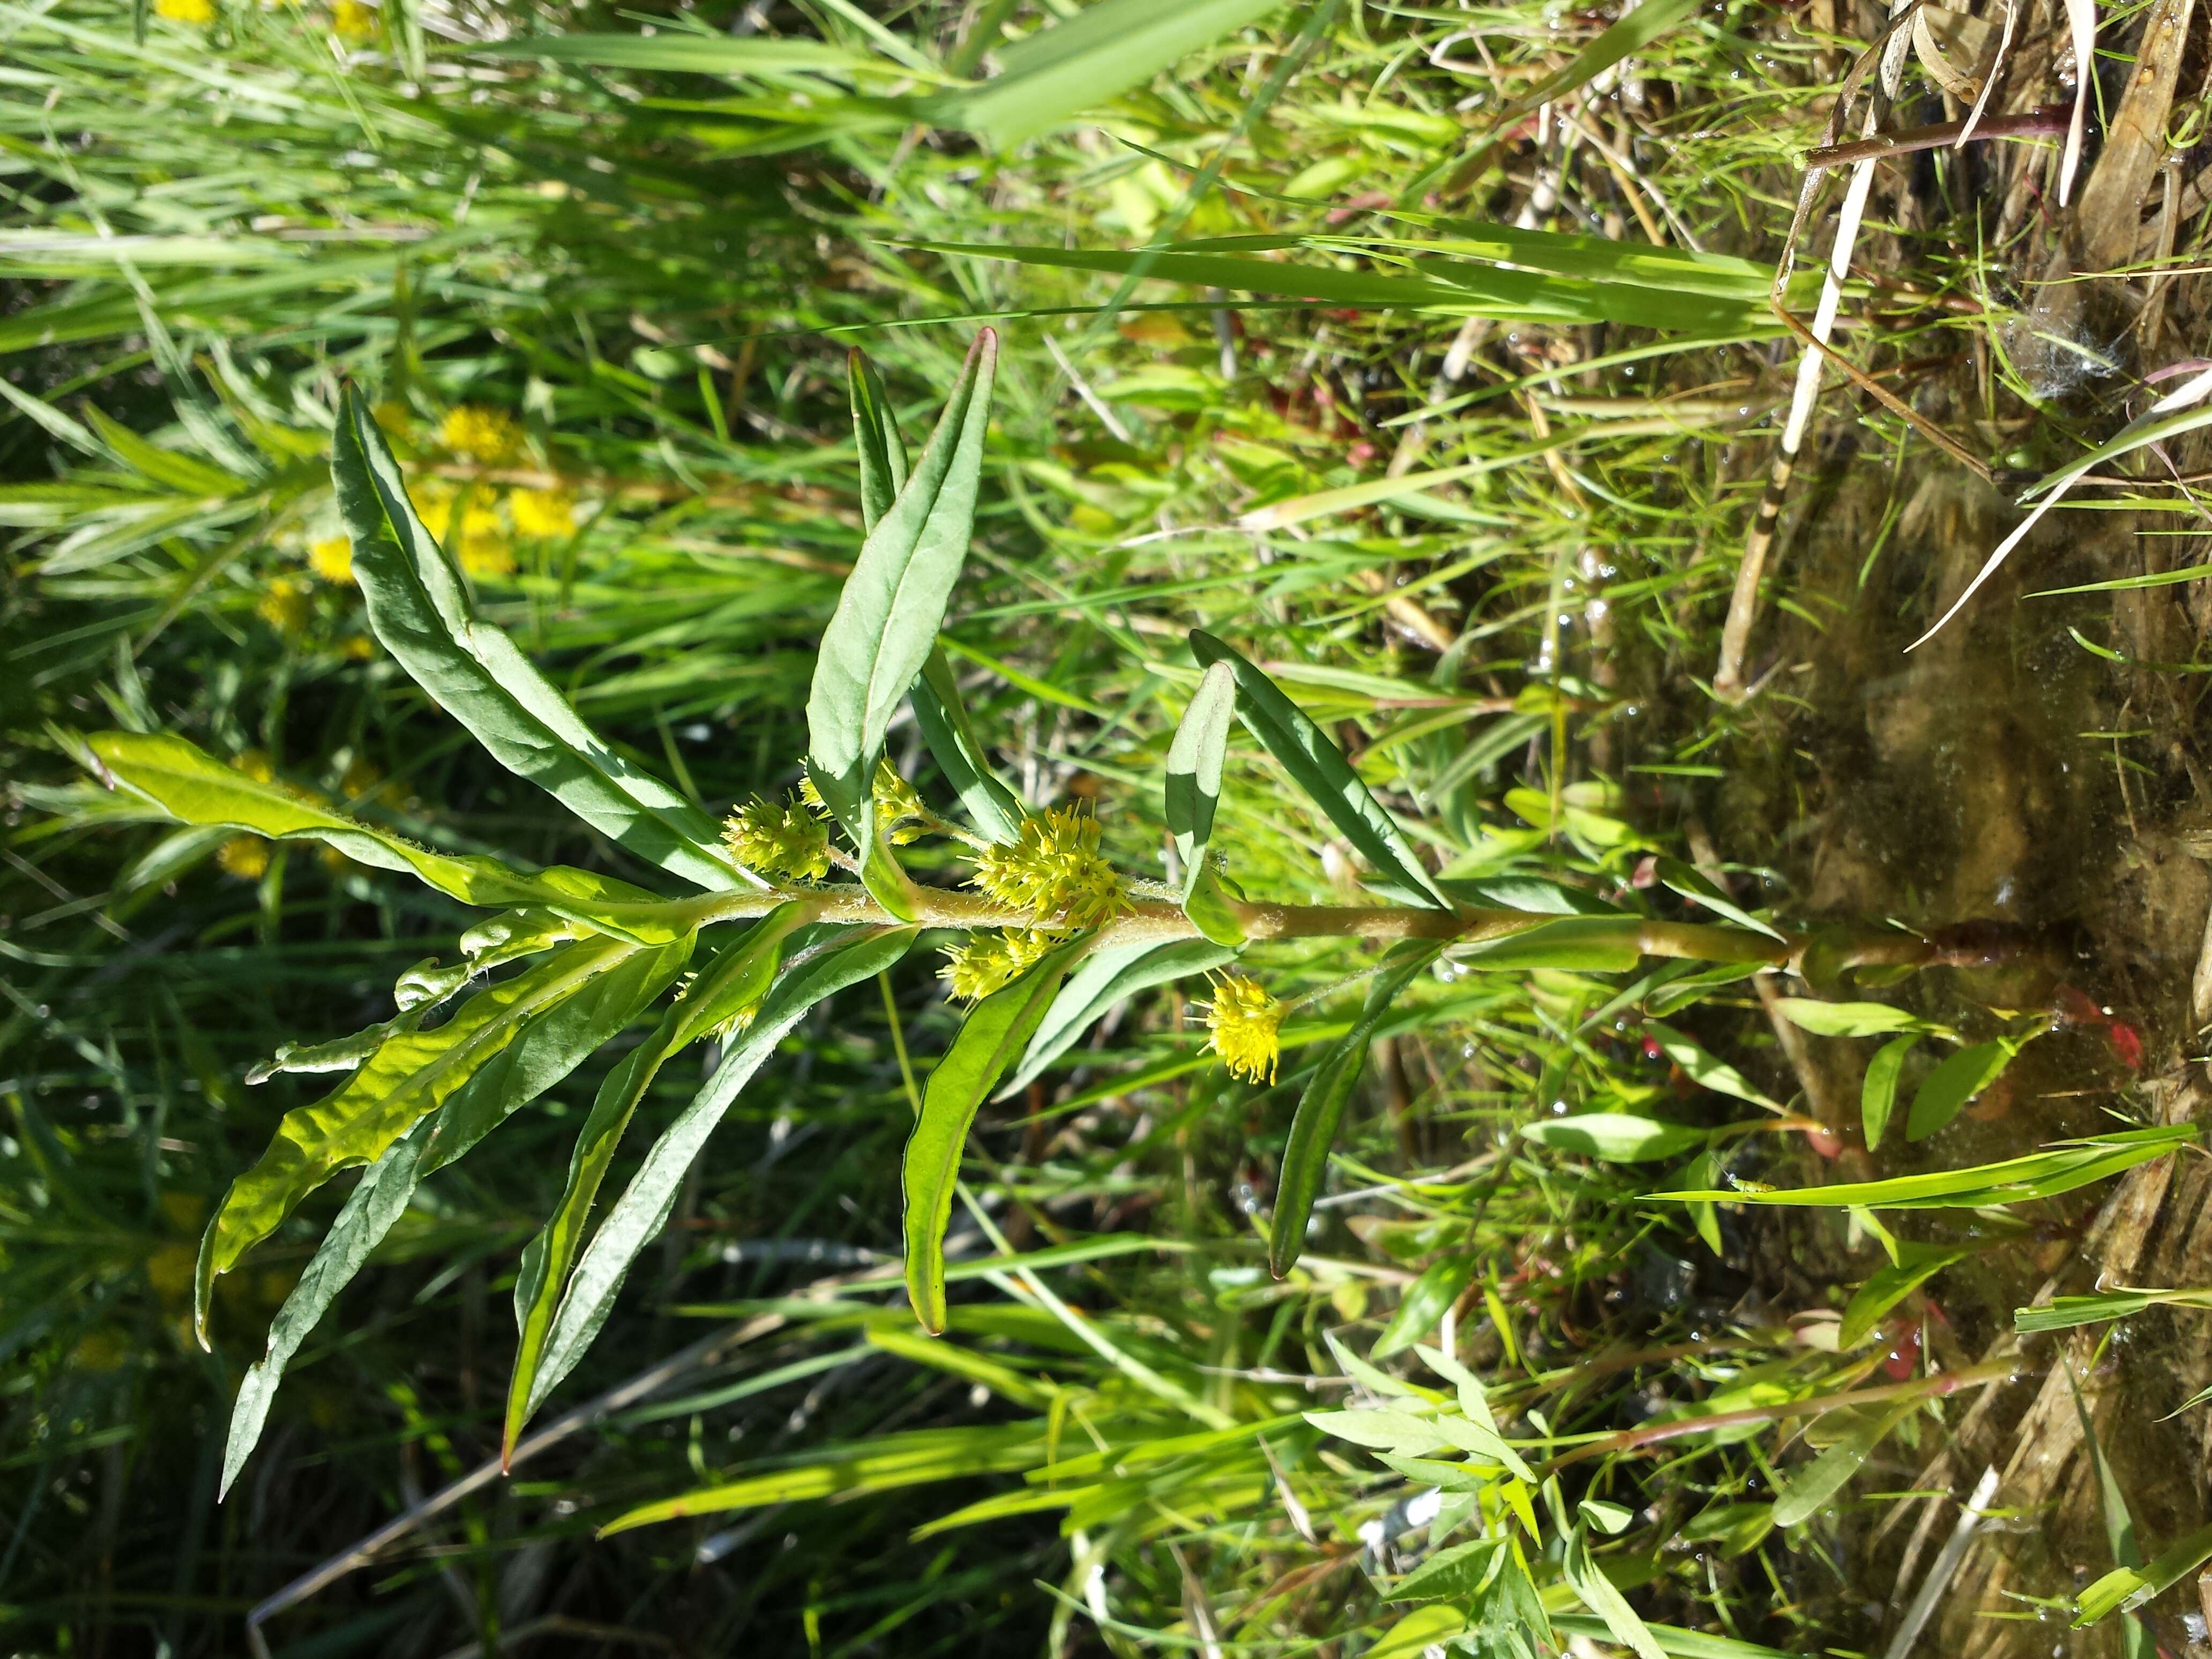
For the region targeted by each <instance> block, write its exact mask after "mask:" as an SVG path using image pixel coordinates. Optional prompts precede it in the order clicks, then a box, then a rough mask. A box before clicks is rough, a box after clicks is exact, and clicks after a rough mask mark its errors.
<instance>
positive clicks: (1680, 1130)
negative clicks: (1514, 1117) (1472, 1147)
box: [1521, 1112, 1705, 1164]
mask: <svg viewBox="0 0 2212 1659" xmlns="http://www.w3.org/2000/svg"><path fill="white" fill-rule="evenodd" d="M1521 1134H1522V1139H1526V1140H1533V1141H1534V1142H1535V1143H1536V1144H1537V1145H1538V1146H1550V1147H1553V1148H1554V1149H1555V1150H1557V1151H1559V1152H1580V1153H1581V1154H1582V1155H1583V1157H1584V1158H1596V1159H1597V1160H1598V1161H1599V1162H1600V1163H1601V1164H1650V1163H1656V1162H1657V1161H1658V1160H1660V1159H1662V1158H1672V1157H1674V1155H1675V1154H1676V1153H1677V1152H1687V1151H1688V1150H1689V1149H1690V1148H1691V1147H1692V1146H1700V1145H1702V1144H1703V1143H1704V1141H1705V1131H1704V1130H1702V1129H1697V1128H1692V1127H1691V1126H1690V1125H1688V1124H1686V1123H1668V1122H1665V1121H1662V1120H1660V1119H1658V1118H1655V1117H1637V1116H1634V1115H1631V1114H1629V1113H1626V1112H1578V1113H1575V1114H1573V1115H1570V1116H1567V1117H1540V1118H1538V1119H1537V1120H1536V1121H1534V1122H1533V1123H1524V1124H1522V1126H1521Z"/></svg>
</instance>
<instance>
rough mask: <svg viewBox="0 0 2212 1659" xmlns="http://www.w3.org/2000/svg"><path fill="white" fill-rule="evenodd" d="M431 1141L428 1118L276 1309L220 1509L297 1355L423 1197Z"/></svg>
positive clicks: (349, 1205)
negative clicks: (420, 1182)
mask: <svg viewBox="0 0 2212 1659" xmlns="http://www.w3.org/2000/svg"><path fill="white" fill-rule="evenodd" d="M429 1138H430V1122H429V1121H428V1120H427V1119H426V1120H425V1121H422V1122H421V1123H418V1124H416V1126H415V1127H414V1128H413V1129H411V1130H410V1131H409V1132H408V1133H406V1134H405V1135H403V1136H402V1137H401V1138H400V1139H398V1141H396V1142H394V1143H393V1144H392V1146H391V1147H389V1148H388V1149H387V1150H386V1152H385V1154H384V1156H383V1157H381V1158H378V1159H377V1160H376V1162H375V1163H374V1164H371V1165H369V1167H368V1170H367V1172H366V1173H364V1174H363V1175H362V1178H361V1181H360V1182H359V1184H358V1185H356V1187H355V1188H354V1189H353V1191H352V1192H351V1193H350V1194H348V1195H347V1198H346V1201H345V1206H344V1207H343V1209H341V1210H340V1211H339V1212H338V1215H337V1220H335V1221H333V1222H332V1223H331V1230H330V1231H328V1232H327V1233H325V1234H324V1235H323V1242H322V1244H321V1246H320V1247H319V1249H317V1250H316V1251H315V1255H314V1259H313V1261H309V1262H308V1263H307V1271H306V1272H304V1273H301V1275H300V1282H299V1283H298V1284H296V1285H294V1286H293V1287H292V1293H291V1294H290V1295H289V1296H288V1297H285V1298H284V1305H283V1307H281V1308H279V1309H278V1310H276V1318H275V1319H274V1320H272V1321H271V1322H270V1326H269V1346H268V1349H267V1351H266V1352H264V1353H263V1355H262V1356H261V1358H259V1359H258V1360H257V1361H256V1362H255V1363H254V1364H252V1366H251V1367H249V1368H248V1369H247V1370H246V1376H245V1380H244V1381H242V1382H241V1383H240V1384H239V1385H238V1397H237V1399H236V1400H234V1401H233V1402H232V1403H231V1408H230V1433H229V1436H228V1438H227V1439H226V1440H225V1442H224V1443H223V1449H222V1487H221V1488H220V1490H219V1491H218V1492H217V1493H216V1501H217V1502H221V1501H222V1498H224V1497H226V1496H228V1494H229V1492H230V1487H231V1483H232V1482H233V1481H234V1480H237V1479H238V1473H239V1471H240V1469H242V1468H245V1467H246V1459H247V1458H248V1457H250V1456H251V1455H252V1453H253V1448H254V1444H255V1443H256V1442H258V1440H259V1439H260V1438H261V1430H262V1426H263V1425H264V1423H266V1422H267V1420H268V1418H269V1407H270V1402H271V1401H274V1400H275V1399H276V1385H277V1384H278V1383H281V1382H282V1381H283V1377H284V1368H285V1367H286V1366H287V1365H289V1364H291V1363H292V1356H293V1355H294V1354H295V1353H297V1352H299V1351H300V1345H301V1343H302V1342H304V1341H306V1340H307V1334H308V1333H309V1332H311V1331H313V1329H314V1328H315V1327H316V1325H317V1324H319V1322H321V1320H322V1317H323V1316H324V1315H325V1314H326V1313H328V1312H329V1311H330V1309H331V1304H332V1303H333V1302H336V1301H337V1297H338V1292H339V1291H342V1290H343V1289H344V1288H345V1287H346V1285H349V1284H350V1283H351V1282H352V1280H353V1278H354V1275H355V1274H356V1273H359V1272H360V1271H361V1268H362V1263H363V1262H365V1261H368V1257H369V1253H370V1252H371V1251H372V1250H374V1249H376V1247H377V1246H378V1245H379V1244H380V1243H382V1242H383V1240H384V1236H385V1235H386V1233H388V1232H390V1231H392V1224H393V1223H394V1222H396V1221H398V1219H399V1218H400V1216H401V1214H402V1213H403V1212H404V1211H405V1210H406V1208H407V1203H408V1200H410V1199H411V1198H412V1197H413V1196H414V1195H415V1183H416V1173H415V1170H416V1159H417V1158H419V1157H420V1156H421V1154H422V1145H423V1143H424V1142H425V1141H427V1140H428V1139H429Z"/></svg>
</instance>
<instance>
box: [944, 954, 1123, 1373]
mask: <svg viewBox="0 0 2212 1659" xmlns="http://www.w3.org/2000/svg"><path fill="white" fill-rule="evenodd" d="M1090 945H1091V939H1090V938H1089V937H1088V936H1087V935H1086V936H1083V937H1079V938H1077V939H1070V940H1068V941H1067V943H1066V944H1064V945H1055V946H1054V947H1053V949H1052V950H1050V951H1047V952H1046V953H1045V955H1044V956H1043V957H1040V958H1039V959H1038V961H1037V962H1036V964H1035V965H1034V966H1033V967H1031V968H1030V969H1029V971H1028V972H1026V973H1024V975H1022V976H1021V977H1020V978H1019V979H1018V980H1016V981H1014V982H1013V983H1012V984H1011V985H1009V986H1006V987H1004V988H1003V989H1001V990H997V991H994V992H993V993H992V994H990V995H989V996H987V997H985V998H984V999H983V1000H982V1001H981V1002H979V1003H977V1004H976V1005H975V1011H974V1012H972V1013H970V1014H969V1016H968V1018H967V1020H966V1021H965V1022H964V1023H963V1024H962V1025H961V1027H960V1035H959V1036H956V1037H955V1038H953V1039H952V1047H951V1048H949V1049H947V1050H946V1051H945V1058H944V1059H943V1060H939V1061H938V1062H937V1069H936V1070H935V1071H933V1072H932V1073H930V1074H929V1084H928V1086H927V1088H925V1089H924V1090H923V1091H922V1097H921V1116H919V1117H918V1118H916V1119H915V1124H914V1133H913V1134H912V1135H911V1136H910V1137H908V1140H907V1143H906V1161H905V1164H904V1167H903V1170H902V1176H901V1181H902V1186H903V1188H904V1191H905V1195H906V1293H907V1298H908V1301H910V1302H912V1303H913V1304H914V1313H915V1318H917V1319H919V1320H920V1321H921V1328H923V1329H924V1330H926V1331H927V1332H929V1333H930V1334H932V1335H935V1334H938V1333H939V1332H940V1331H942V1330H943V1329H944V1328H945V1224H946V1223H947V1222H948V1221H949V1220H950V1219H951V1216H952V1188H953V1186H954V1184H955V1183H956V1182H958V1180H959V1179H960V1155H961V1153H962V1152H963V1150H964V1149H965V1148H966V1146H967V1145H968V1127H969V1125H970V1124H971V1123H973V1122H974V1121H975V1112H976V1109H977V1108H979V1107H980V1106H981V1105H982V1103H983V1102H984V1099H985V1098H986V1097H987V1096H988V1095H989V1094H990V1092H991V1091H992V1090H993V1089H994V1088H995V1087H996V1086H997V1085H998V1081H999V1079H1000V1077H1001V1076H1003V1075H1004V1074H1005V1073H1006V1067H1007V1066H1010V1065H1012V1063H1013V1060H1014V1056H1015V1055H1017V1054H1019V1053H1021V1051H1022V1048H1023V1047H1024V1045H1025V1044H1026V1043H1027V1042H1029V1040H1030V1037H1031V1036H1034V1035H1035V1034H1036V1029H1037V1027H1038V1025H1039V1024H1042V1021H1043V1019H1044V1017H1045V1013H1046V1012H1047V1010H1048V1009H1049V1008H1050V1007H1051V1006H1052V1001H1053V998H1054V996H1055V995H1056V994H1058V992H1059V990H1060V981H1061V980H1062V979H1064V978H1065V977H1066V974H1067V970H1068V969H1070V968H1071V967H1073V965H1074V963H1075V962H1076V960H1077V958H1078V957H1080V956H1081V954H1082V953H1083V952H1084V951H1085V950H1087V949H1088V948H1089V947H1090Z"/></svg>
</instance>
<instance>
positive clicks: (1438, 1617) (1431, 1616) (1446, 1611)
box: [1365, 1601, 1467, 1659]
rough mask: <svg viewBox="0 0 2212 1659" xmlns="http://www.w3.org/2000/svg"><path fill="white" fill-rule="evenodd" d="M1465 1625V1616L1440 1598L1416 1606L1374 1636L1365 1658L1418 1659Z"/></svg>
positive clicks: (1456, 1633)
mask: <svg viewBox="0 0 2212 1659" xmlns="http://www.w3.org/2000/svg"><path fill="white" fill-rule="evenodd" d="M1466 1628H1467V1615H1466V1614H1465V1613H1462V1612H1461V1611H1460V1610H1459V1609H1458V1608H1457V1607H1452V1606H1450V1605H1449V1604H1448V1603H1446V1602H1443V1601H1432V1602H1431V1603H1430V1604H1429V1605H1428V1606H1427V1607H1416V1608H1414V1609H1413V1612H1411V1613H1407V1615H1406V1616H1405V1617H1404V1618H1403V1619H1401V1620H1399V1621H1398V1622H1397V1623H1396V1624H1395V1625H1393V1626H1390V1628H1389V1629H1388V1630H1386V1631H1384V1632H1383V1634H1382V1635H1380V1636H1379V1637H1377V1638H1376V1639H1375V1645H1374V1646H1373V1647H1370V1649H1368V1650H1367V1652H1366V1655H1365V1659H1419V1656H1420V1655H1421V1654H1423V1653H1425V1652H1426V1651H1427V1650H1429V1649H1431V1648H1432V1647H1436V1646H1437V1645H1438V1644H1442V1643H1444V1642H1449V1640H1450V1639H1451V1638H1453V1637H1455V1636H1457V1635H1458V1634H1459V1633H1460V1632H1462V1631H1463V1630H1465V1629H1466Z"/></svg>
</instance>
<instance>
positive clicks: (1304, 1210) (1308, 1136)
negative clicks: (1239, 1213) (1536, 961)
mask: <svg viewBox="0 0 2212 1659" xmlns="http://www.w3.org/2000/svg"><path fill="white" fill-rule="evenodd" d="M1394 954H1395V956H1396V957H1397V959H1396V961H1395V963H1392V964H1391V965H1389V966H1387V967H1385V968H1384V969H1383V971H1382V972H1381V973H1379V974H1378V975H1376V977H1375V979H1374V980H1373V981H1372V982H1371V983H1370V985H1369V987H1368V990H1367V1001H1366V1005H1365V1006H1364V1007H1363V1008H1361V1010H1360V1011H1359V1018H1358V1019H1356V1020H1354V1021H1353V1022H1352V1029H1351V1030H1348V1031H1346V1033H1345V1034H1344V1035H1343V1036H1341V1037H1340V1038H1338V1039H1337V1041H1336V1043H1335V1046H1334V1047H1333V1048H1330V1050H1329V1051H1328V1054H1325V1055H1324V1056H1322V1062H1321V1064H1320V1066H1317V1067H1316V1068H1315V1071H1314V1074H1313V1078H1312V1079H1311V1081H1310V1082H1309V1083H1308V1084H1307V1085H1306V1091H1305V1093H1304V1095H1302V1096H1300V1097H1299V1099H1298V1109H1297V1115H1295V1116H1293V1117H1292V1118H1291V1138H1290V1141H1289V1143H1288V1144H1287V1145H1286V1146H1285V1147H1284V1148H1283V1171H1282V1175H1281V1176H1280V1177H1279V1179H1278V1181H1277V1182H1276V1185H1275V1218H1274V1221H1273V1227H1272V1231H1271V1233H1270V1239H1269V1243H1268V1246H1267V1265H1268V1267H1270V1268H1271V1269H1272V1270H1273V1273H1274V1275H1275V1277H1276V1278H1278V1279H1280V1278H1282V1277H1283V1276H1284V1275H1285V1274H1286V1273H1289V1272H1290V1270H1291V1267H1294V1266H1295V1265H1296V1264H1297V1259H1298V1257H1299V1255H1301V1254H1302V1253H1303V1252H1304V1249H1305V1242H1306V1222H1307V1219H1308V1218H1310V1216H1311V1215H1312V1214H1313V1206H1314V1200H1316V1198H1318V1197H1320V1196H1321V1185H1322V1177H1323V1176H1326V1175H1327V1174H1328V1153H1329V1148H1330V1147H1331V1146H1334V1145H1335V1144H1336V1130H1337V1126H1338V1125H1339V1124H1340V1123H1341V1122H1342V1121H1344V1109H1345V1107H1346V1105H1347V1104H1348V1103H1350V1101H1351V1099H1352V1087H1353V1085H1356V1084H1357V1083H1358V1081H1359V1073H1360V1072H1361V1071H1362V1070H1363V1069H1364V1067H1365V1066H1366V1064H1367V1049H1368V1045H1369V1044H1370V1043H1371V1042H1373V1041H1374V1039H1375V1028H1376V1025H1377V1024H1380V1023H1381V1022H1382V1019H1383V1015H1385V1014H1386V1013H1388V1012H1389V1011H1390V1005H1391V1004H1392V1003H1393V1002H1395V1001H1396V1000H1397V999H1398V994H1399V993H1400V992H1401V991H1403V990H1404V989H1405V988H1406V987H1407V986H1408V985H1410V984H1411V983H1413V980H1414V979H1415V978H1416V977H1417V976H1418V975H1420V974H1422V973H1423V972H1425V971H1426V969H1427V968H1428V966H1429V964H1430V963H1431V962H1432V961H1434V960H1435V959H1436V954H1437V947H1436V946H1434V945H1414V946H1411V947H1407V946H1402V945H1401V946H1400V947H1399V951H1397V952H1395V953H1394Z"/></svg>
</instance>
